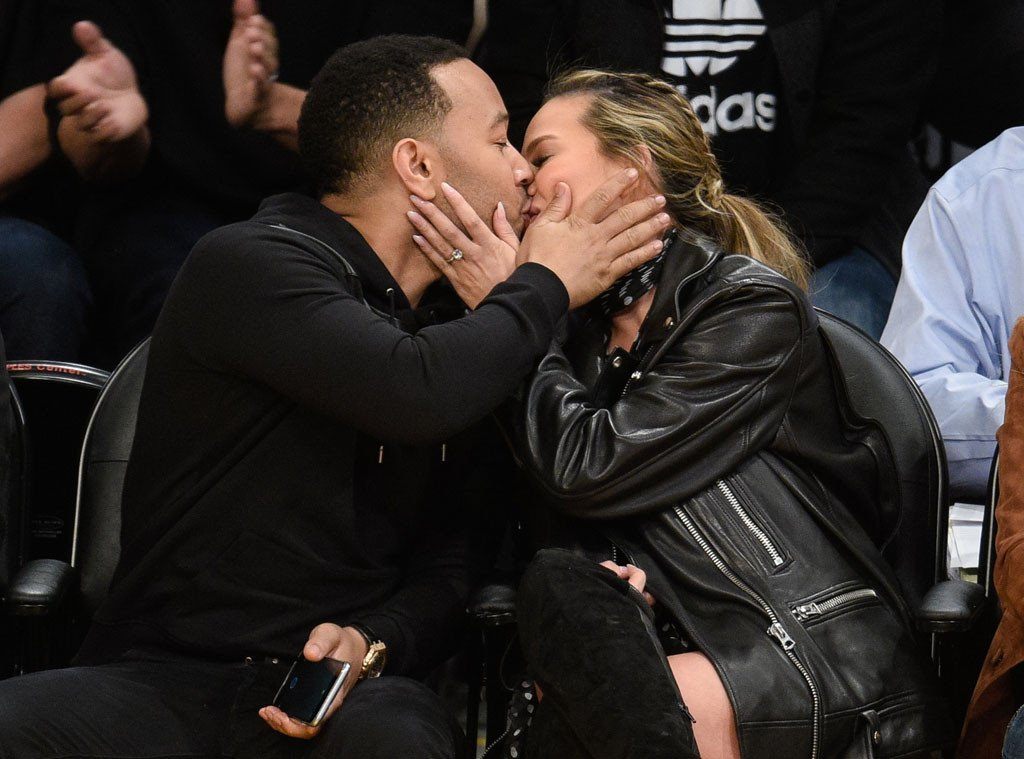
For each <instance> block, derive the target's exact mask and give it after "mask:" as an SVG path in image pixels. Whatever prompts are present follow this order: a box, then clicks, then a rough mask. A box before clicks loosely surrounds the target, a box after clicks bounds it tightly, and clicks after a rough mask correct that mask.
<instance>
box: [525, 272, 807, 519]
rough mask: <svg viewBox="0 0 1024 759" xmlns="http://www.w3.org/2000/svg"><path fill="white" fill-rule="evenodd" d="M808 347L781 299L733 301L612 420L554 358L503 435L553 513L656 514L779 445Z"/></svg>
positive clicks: (701, 323) (762, 291) (721, 302)
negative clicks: (546, 497)
mask: <svg viewBox="0 0 1024 759" xmlns="http://www.w3.org/2000/svg"><path fill="white" fill-rule="evenodd" d="M737 323H742V324H744V325H746V326H745V328H744V329H737V328H736V324H737ZM803 337H804V327H803V325H802V323H801V316H800V314H799V312H798V310H797V307H796V306H795V304H794V303H793V300H792V296H791V295H790V294H789V293H788V292H786V291H784V290H782V289H780V288H773V287H770V286H760V285H757V286H746V287H743V288H741V289H738V290H735V289H734V290H732V291H731V292H729V293H725V294H723V297H721V298H720V299H718V300H717V301H716V302H714V303H711V304H709V305H708V307H707V308H706V309H705V310H704V311H703V313H701V314H700V315H699V316H698V317H697V319H696V320H695V321H694V322H693V323H692V324H691V325H690V326H689V327H688V328H685V329H684V330H683V331H682V333H681V334H680V335H679V336H678V337H677V338H676V340H675V342H674V343H673V344H672V345H671V346H670V348H669V349H668V350H667V351H666V352H665V354H664V356H663V357H662V358H661V359H660V360H659V361H658V362H657V363H656V364H655V365H654V366H653V367H651V368H650V370H649V371H647V372H646V374H644V375H643V377H642V378H641V379H640V380H639V381H638V382H635V383H634V384H633V385H632V386H631V387H630V389H629V392H628V393H626V395H625V396H624V397H623V398H622V399H620V400H619V401H618V402H617V403H615V404H614V405H613V406H611V407H610V408H599V407H597V406H596V405H595V404H594V402H593V400H592V395H591V393H590V391H589V389H588V388H587V387H586V386H584V385H583V384H582V383H581V382H580V380H579V379H578V378H577V377H576V375H575V373H574V371H573V368H572V366H571V364H570V362H569V360H568V359H567V358H566V356H565V354H564V353H563V352H562V351H561V350H560V349H557V348H556V349H553V350H552V351H551V352H550V353H548V355H547V356H546V357H545V358H544V359H543V360H542V361H541V363H540V366H539V367H538V370H537V372H536V374H535V375H534V376H533V378H532V379H531V381H530V382H529V385H528V387H527V388H526V391H525V394H524V397H523V400H522V402H521V403H520V404H519V406H518V408H517V410H516V413H515V414H513V415H510V417H506V430H507V432H508V433H509V437H510V440H511V441H512V444H513V447H514V448H515V452H516V455H517V457H518V458H519V461H520V463H521V464H522V465H523V467H524V468H525V469H526V470H527V471H528V472H529V473H530V474H531V475H532V476H533V477H534V478H535V479H536V480H537V481H538V482H539V483H540V485H541V486H542V488H543V489H544V490H545V491H546V492H547V493H548V494H549V495H550V496H551V501H552V505H553V506H554V507H555V508H556V509H558V510H559V511H562V512H563V513H566V514H569V515H572V516H577V517H586V518H590V519H594V518H602V519H603V518H608V519H611V518H619V517H623V516H627V515H630V516H631V515H636V514H642V513H652V512H656V511H659V510H662V509H664V508H666V507H668V506H671V505H672V504H673V503H678V501H679V499H680V497H685V496H686V495H687V494H691V493H697V492H699V491H701V490H702V489H704V488H705V487H707V486H708V485H709V484H710V483H712V482H714V480H715V479H717V478H719V477H720V476H722V475H723V474H725V473H727V472H729V471H731V470H732V469H733V468H735V466H736V465H737V464H739V463H740V462H741V461H743V460H744V459H745V458H747V457H748V456H749V455H750V454H751V453H753V452H755V451H757V450H759V449H761V448H763V447H765V446H766V445H767V444H768V443H770V442H771V441H772V440H773V439H774V438H775V436H776V434H777V433H778V430H779V426H780V424H781V423H782V419H783V417H784V416H785V413H786V409H787V407H788V405H789V402H790V399H791V397H792V394H793V392H794V389H795V384H796V379H797V377H798V376H799V374H800V364H801V358H802V350H801V349H802V345H803ZM509 418H511V422H510V423H509Z"/></svg>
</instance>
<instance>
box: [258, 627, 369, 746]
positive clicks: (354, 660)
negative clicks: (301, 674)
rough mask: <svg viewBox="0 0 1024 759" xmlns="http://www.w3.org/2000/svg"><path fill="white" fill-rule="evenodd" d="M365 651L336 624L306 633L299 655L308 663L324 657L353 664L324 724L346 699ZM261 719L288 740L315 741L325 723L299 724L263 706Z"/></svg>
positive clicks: (362, 640) (353, 633)
mask: <svg viewBox="0 0 1024 759" xmlns="http://www.w3.org/2000/svg"><path fill="white" fill-rule="evenodd" d="M366 650H367V646H366V639H365V638H364V637H363V636H362V635H360V634H359V632H358V631H357V630H355V629H354V628H352V627H339V626H338V625H332V624H330V623H327V624H322V625H317V626H316V627H315V628H313V632H311V633H310V634H309V640H308V641H306V646H305V648H303V649H302V655H303V656H305V657H306V658H307V659H308V660H309V661H320V660H321V659H323V658H324V657H330V658H331V659H337V660H338V661H347V662H348V663H349V664H351V665H352V669H350V670H349V673H348V677H347V678H345V684H344V685H342V687H341V692H339V693H338V695H337V697H335V699H334V703H333V704H331V706H330V708H329V709H328V710H327V715H326V716H325V717H324V722H326V721H327V720H329V719H330V718H331V715H332V714H334V713H335V712H336V711H338V709H339V708H340V707H341V704H342V702H343V701H344V700H345V696H347V695H348V694H349V691H351V690H352V688H353V687H354V686H355V684H356V682H357V681H358V679H359V673H360V668H361V667H362V666H363V659H364V658H365V657H366ZM260 717H262V718H263V721H264V722H266V723H267V724H268V725H270V726H271V727H272V728H274V729H275V730H276V731H277V732H279V733H282V734H284V735H287V736H289V737H291V738H302V739H305V740H309V739H310V738H315V737H316V736H317V734H319V732H320V728H321V727H323V724H324V722H321V723H320V725H318V726H317V727H310V726H309V725H307V724H305V723H303V722H299V721H298V720H297V719H292V718H291V717H289V716H288V715H287V714H285V713H284V712H283V711H281V710H280V709H278V708H277V707H276V706H264V707H263V708H262V709H260Z"/></svg>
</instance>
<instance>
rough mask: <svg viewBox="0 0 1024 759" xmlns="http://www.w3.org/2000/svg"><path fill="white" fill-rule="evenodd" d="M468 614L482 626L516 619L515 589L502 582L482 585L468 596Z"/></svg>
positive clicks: (499, 624)
mask: <svg viewBox="0 0 1024 759" xmlns="http://www.w3.org/2000/svg"><path fill="white" fill-rule="evenodd" d="M468 611H469V615H470V616H471V617H473V619H475V620H476V621H477V623H478V624H480V625H483V626H484V627H501V626H502V625H511V624H514V623H515V621H516V589H515V588H513V587H512V586H511V585H506V584H504V583H493V584H491V585H483V586H481V587H479V588H477V590H476V591H475V592H474V593H473V594H472V596H470V599H469V607H468Z"/></svg>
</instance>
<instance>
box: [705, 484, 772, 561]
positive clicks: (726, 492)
mask: <svg viewBox="0 0 1024 759" xmlns="http://www.w3.org/2000/svg"><path fill="white" fill-rule="evenodd" d="M716 484H717V485H718V489H719V490H720V491H721V493H722V495H723V496H725V500H726V501H728V503H729V506H730V507H731V508H732V510H733V511H735V512H736V516H738V517H739V518H740V521H741V522H743V526H744V527H746V528H747V531H748V532H749V533H750V534H751V535H752V536H753V537H754V540H756V541H757V542H758V543H760V544H761V547H762V548H764V551H765V553H767V554H768V558H770V559H771V560H772V564H773V565H775V566H777V567H781V566H782V565H783V564H785V563H786V560H785V559H783V558H782V553H781V552H780V551H779V549H778V548H776V547H775V544H774V543H772V539H771V538H769V537H768V534H767V533H766V532H765V531H764V530H762V529H761V528H760V527H759V526H758V524H757V522H755V521H754V520H753V518H752V517H751V516H750V514H748V513H747V510H746V509H744V508H743V505H742V504H741V503H740V499H739V498H737V497H736V494H735V493H734V492H733V491H732V488H730V487H729V485H728V483H727V482H726V481H725V480H719V481H718V482H717V483H716Z"/></svg>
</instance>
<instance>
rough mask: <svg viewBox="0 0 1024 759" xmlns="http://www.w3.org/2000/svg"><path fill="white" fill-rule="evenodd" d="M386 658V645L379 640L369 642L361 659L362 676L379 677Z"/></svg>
mask: <svg viewBox="0 0 1024 759" xmlns="http://www.w3.org/2000/svg"><path fill="white" fill-rule="evenodd" d="M387 658H388V654H387V646H385V645H384V644H383V643H381V642H380V641H377V642H376V643H371V644H370V648H369V649H367V651H366V658H364V659H363V677H380V674H381V672H383V671H384V664H385V663H386V662H387Z"/></svg>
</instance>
